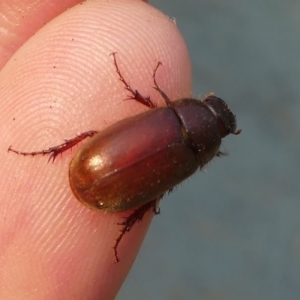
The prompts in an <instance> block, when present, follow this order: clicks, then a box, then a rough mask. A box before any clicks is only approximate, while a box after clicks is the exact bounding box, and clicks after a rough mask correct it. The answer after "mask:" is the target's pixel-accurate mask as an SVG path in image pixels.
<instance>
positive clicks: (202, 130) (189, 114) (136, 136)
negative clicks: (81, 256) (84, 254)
mask: <svg viewBox="0 0 300 300" xmlns="http://www.w3.org/2000/svg"><path fill="white" fill-rule="evenodd" d="M112 55H113V59H114V65H115V68H116V72H117V73H118V76H119V79H120V81H121V82H122V83H123V84H124V85H125V88H126V89H127V90H128V91H129V92H130V93H131V96H130V97H129V99H134V100H136V101H138V102H139V103H141V104H143V105H145V106H147V107H149V108H151V109H150V110H149V111H146V112H144V113H141V114H138V115H136V116H133V117H130V118H126V119H124V120H122V121H119V122H117V123H115V124H114V125H112V126H110V127H108V128H106V129H105V130H103V131H101V132H97V131H94V130H92V131H88V132H84V133H82V134H80V135H79V136H77V137H75V138H73V139H70V140H67V141H66V142H65V143H63V144H61V145H58V146H55V147H51V148H49V149H48V150H42V151H37V152H21V151H17V150H14V149H12V148H11V147H9V149H8V151H12V152H15V153H17V154H22V155H32V156H34V155H38V154H42V155H44V154H49V155H50V157H49V160H50V159H52V160H53V161H54V160H55V158H56V156H57V155H58V154H60V153H62V152H64V151H66V150H68V149H70V148H71V147H73V146H74V145H76V144H77V143H79V142H81V141H82V140H83V139H85V138H87V137H92V138H91V139H90V140H89V141H88V142H87V143H85V144H84V145H83V146H82V147H81V148H80V149H79V150H78V151H77V152H76V154H75V156H74V157H73V159H72V161H71V163H70V167H69V180H70V186H71V189H72V191H73V193H74V195H75V196H76V198H77V199H78V200H79V201H81V202H82V203H83V204H85V205H88V206H89V207H92V208H96V209H100V210H103V211H106V212H120V211H126V210H129V209H134V211H133V212H132V213H131V214H130V215H129V216H128V217H127V218H126V220H125V221H124V222H122V223H120V225H122V229H121V230H120V234H119V236H118V237H117V239H116V242H115V245H114V251H115V258H116V261H119V258H118V254H117V247H118V245H119V243H120V241H121V239H122V237H123V235H124V234H125V233H126V232H128V231H130V229H131V228H132V226H133V225H134V224H135V223H136V222H137V221H138V220H141V219H142V217H143V215H144V214H145V213H146V212H147V211H148V210H150V209H153V211H154V212H155V213H158V210H157V208H156V205H157V202H158V200H159V199H161V197H162V196H163V195H164V193H166V192H168V191H170V190H171V189H172V188H173V187H174V186H175V185H177V184H178V183H180V182H182V181H183V180H185V179H186V178H187V177H189V176H191V175H192V174H193V173H194V172H195V171H197V170H198V169H199V168H202V167H203V166H204V165H205V164H207V163H208V162H209V161H210V160H212V159H213V158H214V157H215V156H220V155H221V154H222V153H221V152H220V150H219V148H220V145H221V139H222V138H224V137H225V136H227V135H228V134H235V135H237V134H239V133H240V132H241V131H240V130H238V131H236V119H235V116H234V115H233V113H232V112H231V111H230V110H229V108H228V107H227V105H226V103H225V102H224V101H223V100H222V99H220V98H218V97H216V96H214V95H213V94H209V95H207V97H206V98H205V99H204V100H203V101H200V100H196V99H191V98H186V99H179V100H176V101H173V102H171V101H170V99H169V98H168V96H167V95H166V94H165V93H164V92H163V91H162V90H161V89H160V88H159V87H158V85H157V82H156V79H155V74H156V71H157V69H158V67H159V66H160V64H161V63H160V62H159V63H158V64H157V66H156V68H155V70H154V73H153V81H154V89H156V90H157V91H158V92H159V94H160V95H161V96H162V97H163V98H164V100H165V103H166V107H156V105H155V103H154V102H152V101H151V100H150V98H147V97H143V96H142V95H141V94H140V93H139V92H138V91H137V90H133V89H132V88H131V87H130V85H129V84H128V83H127V82H126V81H125V79H124V78H123V76H122V75H121V72H120V70H119V68H118V65H117V61H116V53H112Z"/></svg>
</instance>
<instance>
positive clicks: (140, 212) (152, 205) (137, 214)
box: [113, 196, 162, 263]
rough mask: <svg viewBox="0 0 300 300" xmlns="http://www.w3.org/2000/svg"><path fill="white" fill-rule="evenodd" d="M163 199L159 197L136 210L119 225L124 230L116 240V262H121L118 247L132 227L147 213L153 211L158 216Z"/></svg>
mask: <svg viewBox="0 0 300 300" xmlns="http://www.w3.org/2000/svg"><path fill="white" fill-rule="evenodd" d="M161 198H162V196H160V197H158V198H157V199H155V200H153V201H151V202H148V203H146V204H144V205H142V206H141V207H139V208H137V209H136V210H134V211H133V212H132V213H131V214H130V215H129V216H127V217H126V218H125V221H124V222H122V223H117V225H121V226H122V229H121V230H120V231H119V235H118V237H117V238H116V240H115V245H114V247H113V249H114V253H115V259H116V260H115V262H116V263H117V262H119V257H118V246H119V244H120V242H121V240H122V238H123V236H124V234H125V233H126V232H129V231H130V230H131V229H132V227H133V226H134V225H135V223H136V222H139V221H142V219H143V217H144V215H145V213H146V212H147V211H149V210H151V209H152V211H153V213H154V214H155V215H158V214H159V213H160V210H159V208H158V207H157V204H158V201H159V200H160V199H161Z"/></svg>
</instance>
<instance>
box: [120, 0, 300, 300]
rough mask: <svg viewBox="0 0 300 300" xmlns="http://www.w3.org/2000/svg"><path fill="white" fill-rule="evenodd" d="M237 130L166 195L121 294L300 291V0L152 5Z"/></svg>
mask: <svg viewBox="0 0 300 300" xmlns="http://www.w3.org/2000/svg"><path fill="white" fill-rule="evenodd" d="M150 3H151V4H153V5H154V6H156V7H157V8H159V9H161V10H162V11H163V12H165V13H166V14H167V15H169V16H170V17H175V18H176V21H177V26H178V27H179V29H180V30H181V32H182V34H183V36H184V37H185V40H186V42H187V45H188V47H189V50H190V55H191V59H192V62H193V79H194V94H195V95H196V96H197V95H204V94H205V93H207V92H210V91H214V92H215V93H216V94H217V95H219V96H220V97H222V98H224V99H225V100H226V101H227V102H228V103H229V104H230V107H231V108H232V109H233V110H234V113H235V114H236V115H237V116H238V127H239V128H242V129H243V133H242V135H240V136H239V137H230V138H227V139H226V140H225V142H224V148H225V149H226V150H227V151H228V152H229V153H230V155H229V156H228V157H225V158H222V159H218V158H217V159H215V161H214V162H213V163H212V164H211V165H210V166H209V167H208V170H207V172H206V173H198V174H197V175H196V176H194V177H193V178H191V179H189V180H188V181H187V182H185V183H184V184H182V185H181V186H180V187H179V188H177V189H176V191H175V192H173V193H172V194H171V195H170V196H169V197H166V198H165V199H164V201H162V203H161V211H162V213H161V215H160V216H158V217H156V218H154V220H153V223H152V225H151V227H150V230H149V234H148V235H147V237H146V240H145V242H144V244H143V247H142V249H141V252H140V254H139V256H138V258H137V260H136V262H135V264H134V266H133V269H132V271H131V273H130V275H129V277H128V278H127V281H126V282H125V283H124V286H123V288H122V290H121V292H120V293H119V296H118V298H117V299H118V300H123V299H126V300H127V299H128V300H131V299H144V300H148V299H151V300H152V299H172V300H173V299H201V300H212V299H213V300H227V299H230V300H232V299H239V300H240V299H243V300H253V299H263V300H269V299H270V300H277V299H278V300H279V299H280V300H282V299H288V300H293V299H297V300H298V299H300V218H299V215H300V182H299V177H300V176H299V172H300V171H299V169H300V163H299V160H300V144H299V138H300V133H299V129H300V105H299V104H300V102H299V96H300V1H296V0H295V1H292V0H290V1H279V0H251V1H241V0H240V1H237V0H235V1H234V0H227V1H224V0H202V1H201V0H198V1H197V0H188V1H180V0H164V1H158V0H155V1H154V0H153V1H150Z"/></svg>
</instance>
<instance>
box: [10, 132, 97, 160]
mask: <svg viewBox="0 0 300 300" xmlns="http://www.w3.org/2000/svg"><path fill="white" fill-rule="evenodd" d="M97 132H98V131H95V130H90V131H86V132H83V133H81V134H79V135H77V136H76V137H75V138H72V139H69V140H65V142H64V143H62V144H60V145H57V146H54V147H50V148H49V149H47V150H41V151H34V152H23V151H18V150H15V149H13V148H12V146H9V148H8V149H7V151H8V152H14V153H16V154H18V155H23V156H28V155H31V156H35V155H49V159H48V162H49V161H50V160H52V162H54V161H55V158H56V157H57V155H59V154H62V153H63V152H65V151H67V150H68V149H70V148H72V147H74V146H75V145H77V144H78V143H80V142H81V141H83V140H84V139H86V138H87V137H92V136H94V135H95V134H96V133H97Z"/></svg>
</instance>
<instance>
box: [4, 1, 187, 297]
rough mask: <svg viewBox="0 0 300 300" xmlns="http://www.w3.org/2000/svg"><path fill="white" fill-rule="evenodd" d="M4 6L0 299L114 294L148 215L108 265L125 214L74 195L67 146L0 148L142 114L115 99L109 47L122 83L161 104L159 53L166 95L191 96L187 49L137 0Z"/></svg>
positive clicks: (119, 95)
mask: <svg viewBox="0 0 300 300" xmlns="http://www.w3.org/2000/svg"><path fill="white" fill-rule="evenodd" d="M37 2H42V3H45V4H40V3H37ZM62 3H63V4H62ZM13 5H14V6H12V4H10V1H8V0H7V1H1V4H0V12H1V15H2V17H1V19H0V28H2V30H1V31H0V32H1V33H0V39H1V41H0V45H1V48H0V51H1V55H0V63H1V67H2V70H1V73H0V89H1V98H0V99H1V110H0V113H1V117H0V132H1V137H2V138H1V140H0V150H1V155H0V159H1V168H0V176H1V178H2V179H1V182H0V189H1V210H0V265H1V268H0V299H6V300H10V299H23V300H26V299H113V298H114V297H115V296H116V294H117V292H118V290H119V289H120V287H121V285H122V283H123V281H124V280H125V277H126V276H127V274H128V272H129V270H130V268H131V266H132V264H133V262H134V259H135V257H136V255H137V253H138V249H139V247H140V245H141V242H142V240H143V237H144V235H145V233H146V231H147V228H148V225H149V223H150V220H151V218H152V215H153V214H152V213H150V212H149V213H147V214H146V216H145V218H144V219H143V221H142V222H141V223H139V224H137V225H136V226H135V227H134V228H133V229H132V231H131V232H130V233H129V234H126V235H125V236H124V239H123V241H122V242H121V244H120V247H119V249H118V253H119V257H120V260H121V261H120V263H118V264H114V263H112V262H113V260H114V255H113V250H112V246H113V243H114V239H115V238H116V236H117V234H118V226H117V225H116V224H115V223H116V222H120V221H122V217H124V216H127V215H128V214H129V213H130V212H122V213H115V214H109V213H103V212H101V211H94V210H91V209H89V208H87V207H85V206H83V205H82V204H80V203H79V202H78V201H77V200H76V198H75V197H74V195H73V194H72V192H71V190H70V187H69V182H68V166H69V162H70V160H71V158H72V155H73V154H72V153H74V151H76V148H77V146H76V147H75V149H72V151H67V152H65V153H63V155H62V157H58V158H57V160H56V161H55V163H53V164H52V163H49V164H47V157H42V156H41V157H34V158H32V157H22V156H17V155H15V154H13V153H8V152H7V149H8V147H9V146H10V145H13V147H14V148H15V149H18V150H22V151H36V150H41V149H47V148H48V147H51V146H54V145H57V144H60V143H62V141H63V140H64V139H68V138H72V137H74V136H75V135H76V134H78V133H80V132H84V131H87V130H101V129H103V128H105V127H106V126H108V125H110V124H113V123H114V122H116V121H117V120H120V119H123V118H126V117H128V116H131V115H134V114H137V113H139V112H142V111H145V110H146V109H147V108H146V107H143V106H142V105H140V104H138V103H135V102H134V101H123V99H124V98H126V95H127V92H126V91H125V90H124V86H123V85H122V84H121V82H120V81H119V80H118V77H117V74H116V73H115V71H114V66H113V61H112V57H111V56H109V54H110V53H112V52H118V54H117V60H118V64H119V67H120V69H121V72H122V73H123V75H124V77H125V78H126V79H127V80H128V81H129V82H130V84H131V85H132V87H133V88H137V89H138V90H139V91H140V92H141V93H142V94H143V95H149V96H151V99H153V100H154V101H155V102H157V103H158V104H159V105H164V103H163V101H162V99H161V97H159V96H158V94H157V93H156V92H155V91H154V90H153V89H152V86H153V84H152V77H151V76H152V72H153V69H154V67H155V65H156V63H157V60H159V61H161V62H162V66H161V67H160V69H159V70H158V72H157V81H158V83H159V85H160V87H161V88H162V89H163V90H164V92H166V93H167V94H168V95H169V97H170V98H171V99H178V98H183V97H190V96H191V90H192V87H191V66H190V61H189V56H188V52H187V48H186V46H185V44H184V41H183V39H182V37H181V35H180V33H179V32H178V29H177V28H176V26H175V24H174V22H173V20H172V19H169V18H168V17H167V16H165V15H164V14H162V13H161V12H159V11H157V10H156V9H155V8H153V7H151V6H150V5H148V4H147V3H145V2H144V1H138V0H135V1H133V0H131V1H129V0H128V1H125V0H120V1H113V0H111V1H88V2H83V3H79V1H71V0H69V1H58V0H56V1H54V0H53V1H33V0H31V1H30V0H27V1H17V2H15V3H14V4H13ZM19 6H20V7H19ZM67 8H69V9H67ZM8 20H9V21H8ZM79 147H80V145H79ZM161 217H163V212H162V215H161ZM158 251H159V245H158ZM145 272H147V270H145Z"/></svg>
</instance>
